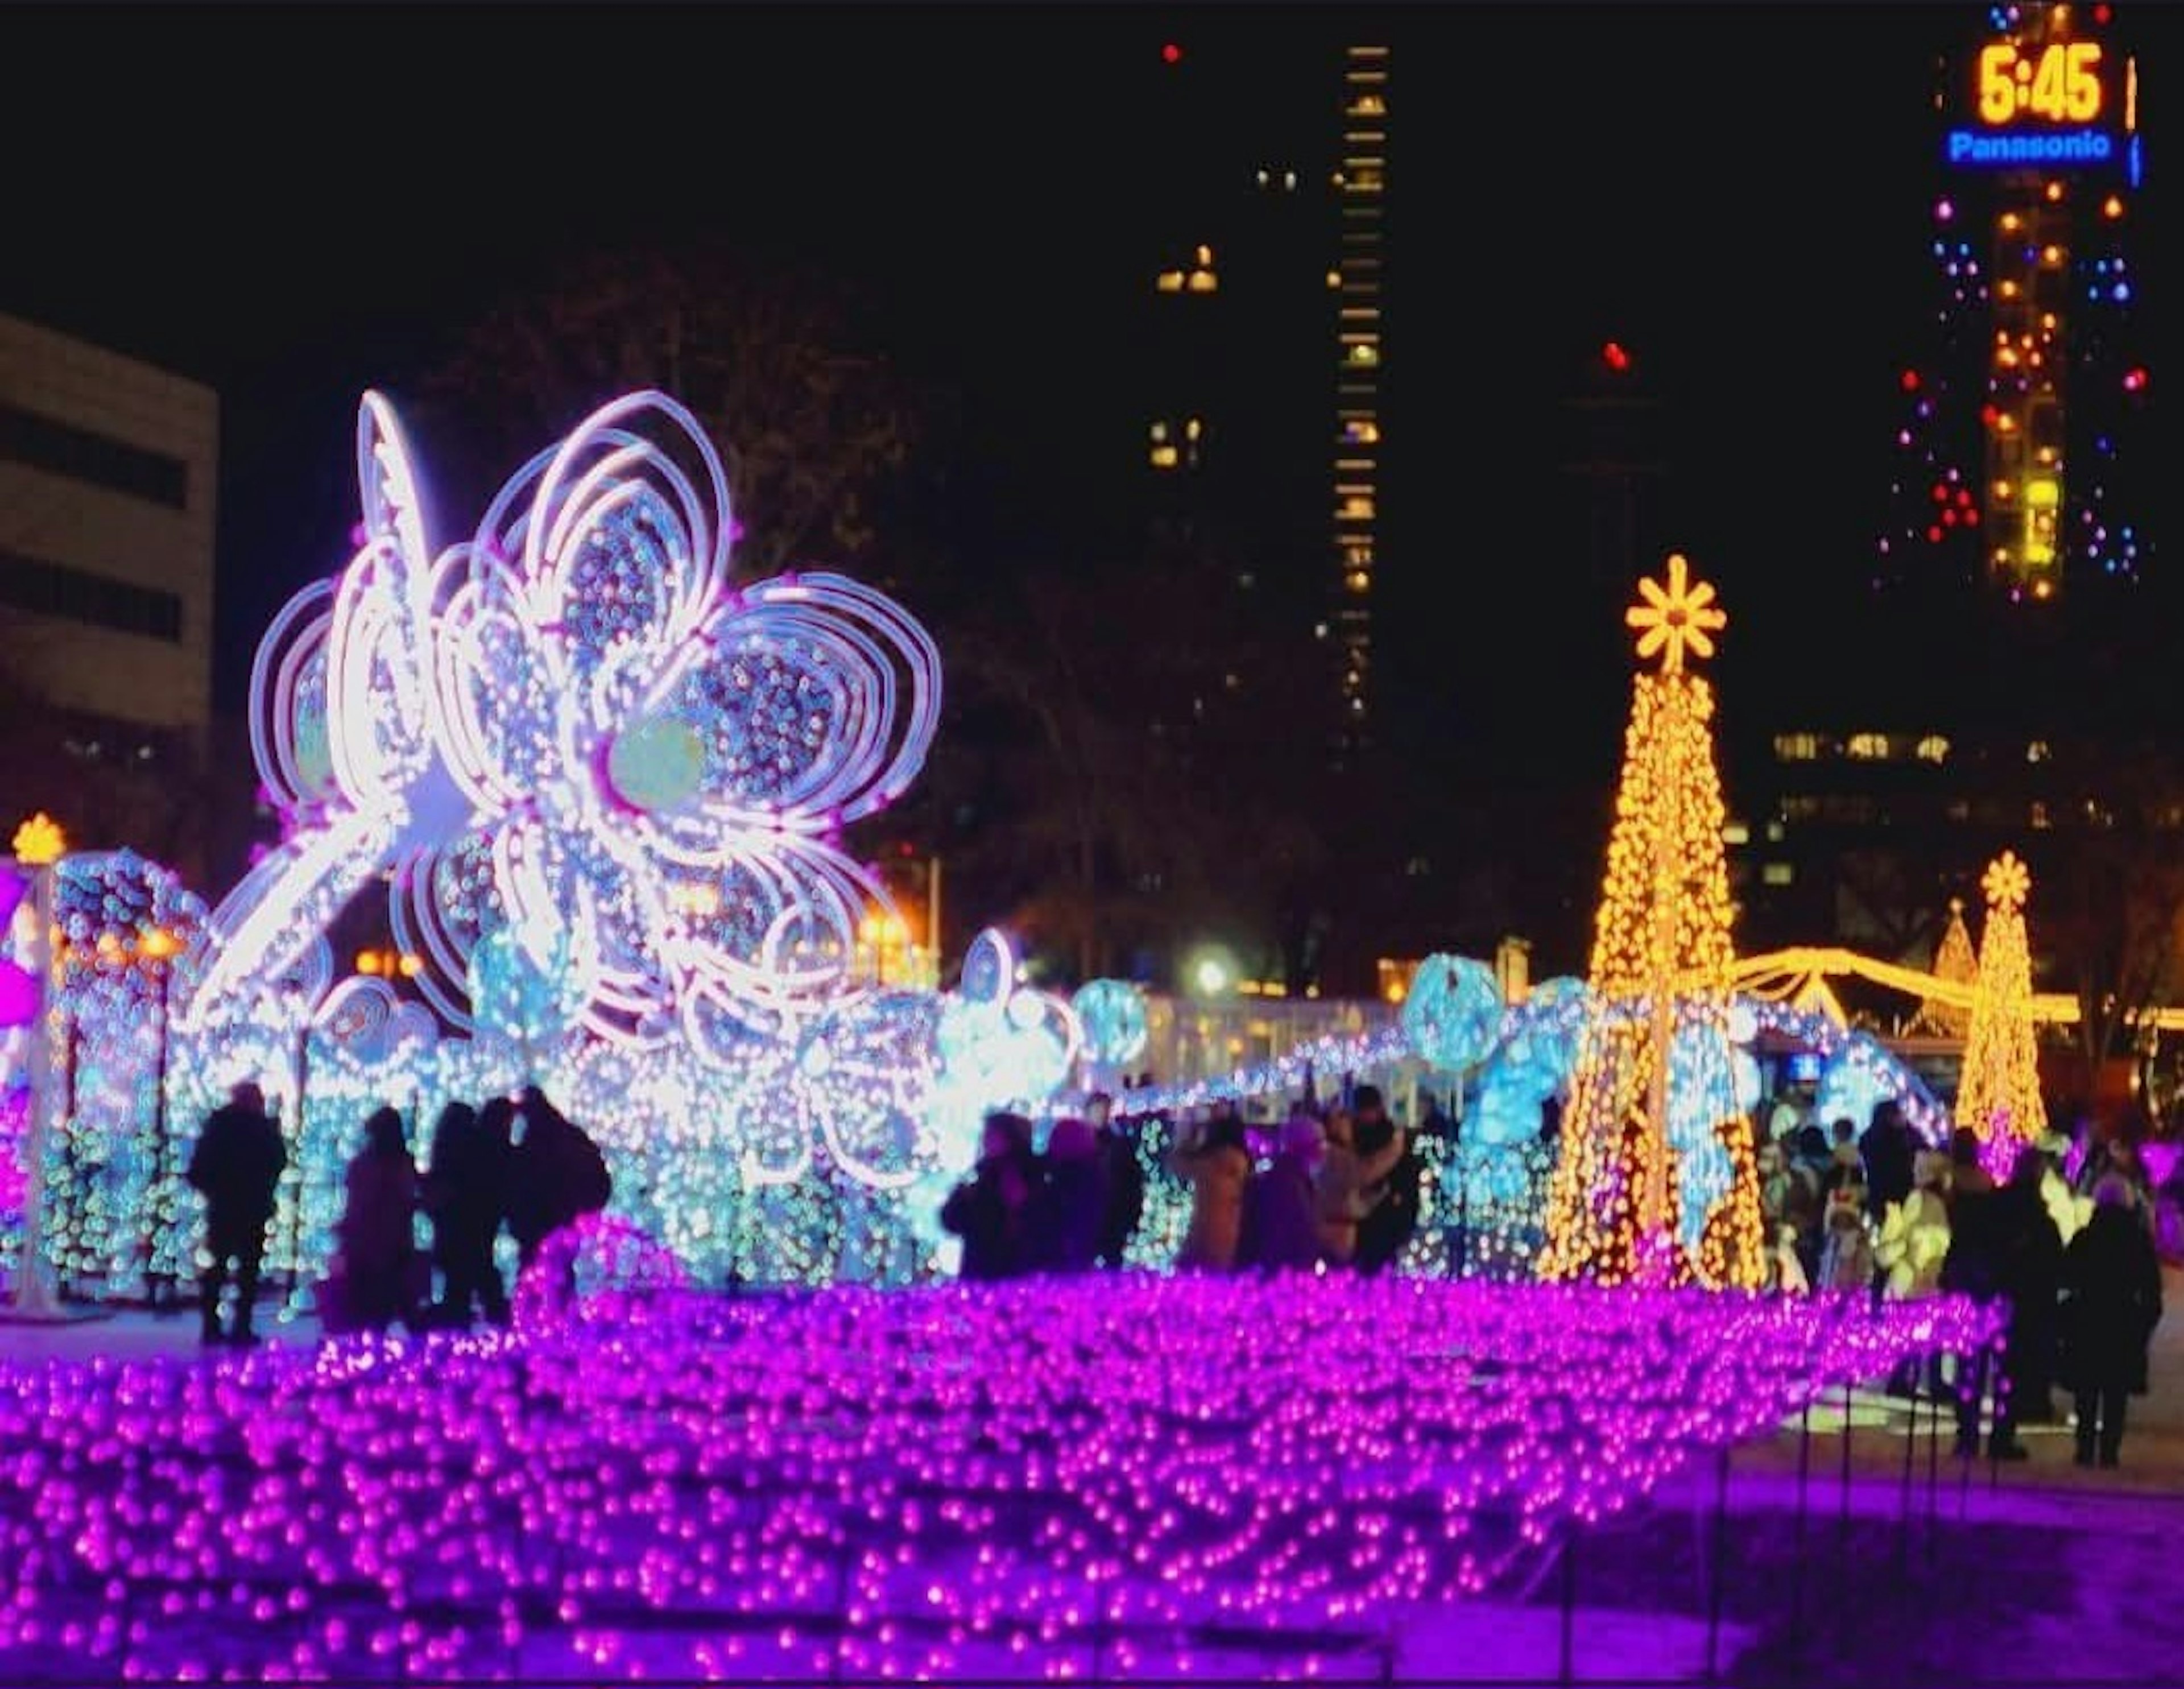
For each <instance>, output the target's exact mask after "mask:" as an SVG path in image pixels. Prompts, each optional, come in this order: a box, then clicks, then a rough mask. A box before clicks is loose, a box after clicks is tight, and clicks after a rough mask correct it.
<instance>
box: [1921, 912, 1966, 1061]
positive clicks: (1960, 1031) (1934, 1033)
mask: <svg viewBox="0 0 2184 1689" xmlns="http://www.w3.org/2000/svg"><path fill="white" fill-rule="evenodd" d="M1934 978H1936V979H1942V980H1947V982H1948V983H1949V984H1952V985H1964V986H1972V985H1976V984H1978V983H1979V957H1978V956H1977V955H1976V954H1975V953H1974V951H1973V950H1972V935H1971V934H1970V932H1968V931H1966V930H1965V928H1964V899H1963V898H1961V897H1953V898H1951V899H1950V900H1949V924H1948V927H1947V929H1946V930H1945V931H1944V932H1943V933H1942V942H1941V943H1940V944H1939V945H1936V947H1935V950H1934ZM1971 1023H1972V1012H1971V1011H1970V1009H1966V1008H1960V1007H1958V1006H1957V1005H1956V1004H1954V1003H1945V1002H1943V1001H1942V1000H1941V999H1940V998H1938V997H1927V998H1925V999H1923V1000H1921V1001H1920V1002H1919V1012H1918V1014H1917V1015H1916V1016H1914V1017H1913V1019H1912V1022H1911V1030H1912V1031H1914V1032H1915V1033H1922V1034H1925V1035H1926V1036H1927V1037H1930V1038H1962V1037H1963V1036H1964V1034H1965V1032H1966V1031H1967V1030H1968V1029H1969V1028H1970V1026H1971Z"/></svg>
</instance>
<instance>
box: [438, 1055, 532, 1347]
mask: <svg viewBox="0 0 2184 1689" xmlns="http://www.w3.org/2000/svg"><path fill="white" fill-rule="evenodd" d="M496 1103H497V1104H499V1110H498V1112H497V1113H496V1116H495V1119H494V1122H493V1124H491V1125H488V1124H487V1123H486V1121H485V1120H484V1119H483V1118H482V1117H481V1116H480V1114H479V1112H478V1111H477V1110H476V1109H474V1108H472V1107H471V1106H470V1104H468V1103H466V1102H460V1101H456V1102H450V1103H448V1105H447V1106H446V1107H444V1108H443V1109H442V1110H441V1111H440V1118H439V1120H438V1121H437V1123H435V1125H434V1126H433V1128H432V1163H431V1168H430V1170H429V1171H428V1172H427V1173H426V1179H425V1208H426V1212H427V1213H429V1214H430V1215H431V1216H432V1258H433V1262H434V1264H435V1265H437V1267H438V1268H439V1269H440V1300H439V1302H438V1305H437V1307H435V1308H434V1310H433V1316H432V1318H433V1323H434V1324H437V1325H443V1326H447V1327H450V1328H452V1329H456V1330H466V1329H469V1326H470V1323H471V1304H472V1303H473V1302H475V1303H476V1304H477V1306H478V1307H480V1308H482V1310H483V1312H484V1313H485V1317H486V1318H487V1319H489V1320H491V1321H492V1322H493V1324H495V1325H505V1324H508V1287H507V1285H504V1283H502V1282H501V1277H500V1268H499V1263H496V1262H495V1261H494V1260H493V1240H494V1238H495V1237H497V1236H498V1235H499V1232H500V1222H501V1211H502V1208H503V1207H504V1204H505V1201H506V1194H505V1187H506V1182H507V1177H508V1156H509V1151H510V1147H511V1146H510V1142H509V1134H510V1128H511V1126H512V1125H513V1123H514V1120H515V1104H514V1103H512V1102H510V1101H509V1100H508V1099H507V1098H506V1097H496V1098H493V1099H492V1100H491V1101H488V1102H487V1104H486V1106H487V1109H489V1110H490V1109H493V1106H494V1104H496Z"/></svg>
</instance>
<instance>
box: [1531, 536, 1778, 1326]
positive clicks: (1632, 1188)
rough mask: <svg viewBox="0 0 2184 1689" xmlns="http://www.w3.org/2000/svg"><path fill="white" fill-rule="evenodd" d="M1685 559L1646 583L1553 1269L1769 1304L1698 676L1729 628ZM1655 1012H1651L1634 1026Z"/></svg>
mask: <svg viewBox="0 0 2184 1689" xmlns="http://www.w3.org/2000/svg"><path fill="white" fill-rule="evenodd" d="M1687 569H1688V566H1687V565H1686V563H1685V560H1684V559H1683V558H1682V557H1681V556H1672V557H1670V558H1669V565H1668V581H1667V584H1666V585H1665V587H1664V586H1663V585H1662V584H1660V583H1656V582H1653V581H1651V580H1646V581H1641V583H1639V590H1640V594H1641V602H1640V603H1638V604H1637V605H1634V606H1633V607H1632V608H1631V609H1630V611H1629V612H1628V614H1627V616H1626V617H1625V620H1626V622H1627V623H1628V624H1629V626H1630V627H1632V628H1633V629H1635V630H1636V631H1637V633H1638V634H1639V639H1638V655H1639V657H1640V659H1641V661H1644V660H1646V659H1649V658H1652V657H1655V656H1658V657H1659V658H1660V660H1661V667H1660V672H1658V674H1648V673H1646V672H1640V673H1639V674H1638V675H1637V677H1636V682H1635V690H1634V694H1633V696H1632V700H1631V712H1630V727H1629V730H1628V733H1627V734H1626V738H1625V741H1624V763H1623V775H1622V782H1621V785H1620V789H1619V791H1618V793H1617V796H1616V816H1615V825H1614V829H1613V833H1612V835H1611V837H1610V839H1609V841H1608V850H1607V874H1606V878H1605V881H1604V884H1602V892H1601V901H1600V908H1599V912H1598V916H1597V919H1596V928H1595V934H1594V939H1593V950H1592V959H1591V967H1590V969H1589V970H1588V975H1587V978H1588V982H1589V984H1590V985H1591V992H1592V996H1593V1000H1594V1001H1593V1006H1592V1008H1591V1012H1590V1013H1589V1014H1588V1015H1587V1017H1586V1020H1585V1030H1584V1034H1583V1036H1582V1039H1581V1041H1580V1047H1579V1054H1578V1060H1577V1066H1576V1072H1575V1076H1574V1080H1573V1084H1572V1093H1571V1097H1570V1103H1569V1107H1568V1111H1567V1112H1566V1113H1565V1115H1564V1117H1563V1124H1562V1146H1561V1152H1560V1159H1559V1161H1558V1162H1557V1166H1556V1169H1555V1175H1554V1179H1553V1181H1552V1185H1551V1187H1550V1191H1549V1199H1548V1215H1547V1239H1546V1247H1545V1249H1544V1250H1543V1251H1541V1257H1540V1271H1541V1274H1542V1276H1543V1277H1546V1278H1548V1279H1596V1280H1597V1281H1599V1282H1601V1283H1603V1284H1621V1283H1626V1282H1630V1281H1632V1280H1644V1281H1648V1282H1667V1283H1684V1282H1692V1281H1696V1282H1697V1283H1700V1284H1703V1285H1714V1286H1727V1287H1737V1288H1744V1289H1758V1288H1759V1287H1760V1286H1762V1285H1764V1284H1765V1282H1766V1279H1767V1263H1766V1258H1765V1251H1764V1247H1763V1238H1762V1232H1761V1227H1760V1218H1759V1196H1758V1180H1757V1178H1756V1176H1755V1173H1754V1171H1753V1167H1752V1147H1751V1142H1750V1134H1749V1130H1748V1127H1747V1123H1746V1122H1745V1121H1744V1120H1743V1118H1741V1115H1740V1113H1739V1111H1738V1108H1737V1104H1736V1068H1735V1064H1734V1062H1733V1059H1732V1051H1731V1048H1730V1045H1731V1038H1730V1002H1731V995H1730V969H1731V967H1732V964H1733V962H1734V956H1733V954H1732V950H1731V946H1730V922H1731V918H1732V907H1731V905H1730V897H1729V877H1728V872H1727V867H1726V864H1725V861H1724V856H1723V852H1722V842H1721V834H1722V823H1723V821H1724V813H1723V806H1722V798H1721V781H1720V776H1719V772H1718V771H1717V769H1716V767H1715V765H1714V755H1713V728H1712V718H1713V689H1712V688H1710V687H1709V686H1708V684H1707V683H1706V682H1705V681H1704V680H1703V679H1702V678H1701V677H1699V676H1698V675H1697V674H1695V673H1693V672H1690V671H1689V670H1687V669H1686V668H1685V655H1686V654H1687V653H1688V654H1689V655H1691V656H1693V657H1701V658H1703V657H1708V656H1711V655H1713V637H1712V636H1713V633H1716V632H1717V631H1719V629H1720V628H1721V627H1723V626H1724V625H1725V623H1726V622H1727V620H1728V618H1727V617H1726V616H1724V614H1723V612H1722V611H1721V610H1720V609H1719V607H1718V606H1717V605H1715V604H1714V603H1713V597H1714V594H1713V588H1712V587H1711V586H1710V585H1708V584H1706V583H1702V582H1701V583H1693V582H1691V580H1690V578H1689V576H1688V572H1687ZM1630 1006H1642V1009H1641V1012H1622V1011H1624V1010H1625V1009H1627V1008H1628V1007H1630Z"/></svg>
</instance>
